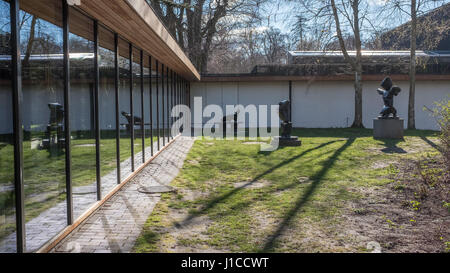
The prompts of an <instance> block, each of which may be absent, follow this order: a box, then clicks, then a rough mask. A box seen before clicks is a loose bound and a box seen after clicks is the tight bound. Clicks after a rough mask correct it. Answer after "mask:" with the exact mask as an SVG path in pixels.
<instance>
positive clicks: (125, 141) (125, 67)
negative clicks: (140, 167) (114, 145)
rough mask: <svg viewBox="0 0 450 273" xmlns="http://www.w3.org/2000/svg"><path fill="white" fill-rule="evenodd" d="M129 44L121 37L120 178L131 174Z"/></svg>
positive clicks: (122, 178) (123, 178)
mask: <svg viewBox="0 0 450 273" xmlns="http://www.w3.org/2000/svg"><path fill="white" fill-rule="evenodd" d="M128 46H129V44H128V42H126V41H124V40H122V39H119V54H120V56H119V73H120V76H119V109H120V160H121V166H120V173H121V174H120V178H121V180H122V181H124V180H125V179H126V178H127V177H128V176H129V175H130V174H131V130H132V128H133V127H132V126H131V113H130V61H129V47H128Z"/></svg>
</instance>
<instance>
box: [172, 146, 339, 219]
mask: <svg viewBox="0 0 450 273" xmlns="http://www.w3.org/2000/svg"><path fill="white" fill-rule="evenodd" d="M339 141H341V140H333V141H329V142H326V143H323V144H321V145H319V146H317V147H314V148H311V149H308V150H305V151H304V152H302V153H301V154H299V155H296V156H294V157H291V158H289V159H287V160H285V161H283V162H281V163H279V164H277V165H275V166H273V167H272V168H270V169H268V170H267V171H265V172H263V173H261V174H259V175H258V176H256V177H255V178H253V179H252V181H250V182H248V183H246V184H244V185H242V186H240V187H238V188H235V189H233V190H231V191H229V192H227V193H226V194H223V195H221V196H218V197H216V198H214V199H212V200H211V201H209V202H208V204H207V205H206V206H205V207H203V208H202V209H201V210H200V211H196V212H195V213H192V214H190V215H189V216H188V217H187V218H186V219H184V220H183V221H182V223H176V224H175V225H176V226H181V225H185V224H187V223H189V222H190V221H191V220H192V219H194V218H195V217H196V216H198V215H202V214H204V213H206V212H207V211H209V210H210V209H211V208H213V207H214V206H216V205H217V204H218V203H221V202H223V201H225V200H226V199H228V198H230V197H231V196H233V195H234V194H236V193H238V192H239V191H241V190H242V189H245V188H247V187H249V186H250V185H251V184H253V183H254V182H256V181H258V180H259V179H261V178H262V177H264V176H265V175H267V174H269V173H271V172H273V171H275V170H276V169H278V168H281V167H283V166H284V165H287V164H289V163H291V162H292V161H294V160H297V159H299V158H301V157H302V156H304V155H306V154H308V153H310V152H312V151H315V150H318V149H321V148H323V147H325V146H328V145H331V144H333V143H335V142H339Z"/></svg>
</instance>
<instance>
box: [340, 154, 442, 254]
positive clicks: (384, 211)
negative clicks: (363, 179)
mask: <svg viewBox="0 0 450 273" xmlns="http://www.w3.org/2000/svg"><path fill="white" fill-rule="evenodd" d="M397 165H398V169H399V173H398V174H397V176H396V177H395V182H393V183H391V184H389V185H388V186H386V187H383V188H378V189H377V190H370V191H369V190H367V191H365V192H364V189H362V190H361V191H360V192H361V194H362V195H363V196H364V198H362V199H360V200H358V201H356V202H352V203H351V204H350V205H349V207H348V208H347V209H346V212H345V213H344V214H343V215H342V218H343V219H344V221H343V222H344V223H345V225H344V226H343V227H342V228H340V229H342V230H343V232H345V233H346V234H347V236H348V238H347V240H350V241H354V243H355V244H357V245H359V248H362V249H365V248H366V249H367V248H368V246H369V245H370V244H372V245H373V244H375V245H376V244H379V245H380V247H381V252H427V253H428V252H444V251H445V248H446V246H445V242H448V241H449V240H450V229H449V228H448V227H449V226H450V213H449V211H448V209H446V208H444V207H443V206H442V205H443V204H442V198H438V197H437V193H433V189H431V190H430V191H428V197H427V198H424V199H419V201H420V203H419V204H420V205H419V206H416V207H414V206H413V204H418V203H414V202H415V201H417V200H416V199H417V192H418V190H417V189H418V187H419V186H420V182H419V181H418V178H416V180H414V178H413V177H414V176H413V175H412V174H414V173H415V168H416V163H415V162H414V161H412V160H409V161H407V160H404V161H403V162H402V163H401V164H397ZM447 192H448V190H447ZM439 196H440V195H439ZM419 201H417V202H419Z"/></svg>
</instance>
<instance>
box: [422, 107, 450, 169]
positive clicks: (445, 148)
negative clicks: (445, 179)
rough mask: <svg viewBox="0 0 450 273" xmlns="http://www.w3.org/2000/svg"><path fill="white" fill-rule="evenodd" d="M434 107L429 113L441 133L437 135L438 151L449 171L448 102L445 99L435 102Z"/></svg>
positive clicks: (449, 116) (449, 135) (449, 125)
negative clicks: (438, 141)
mask: <svg viewBox="0 0 450 273" xmlns="http://www.w3.org/2000/svg"><path fill="white" fill-rule="evenodd" d="M435 104H436V107H435V108H434V109H432V110H430V109H428V108H427V109H428V110H429V111H431V113H432V115H433V116H434V117H435V119H436V121H437V123H438V126H439V128H440V131H441V133H440V134H439V140H440V148H441V149H440V151H441V152H442V155H443V156H444V160H445V163H446V165H447V168H448V169H449V170H450V100H449V99H445V100H443V101H440V102H436V103H435Z"/></svg>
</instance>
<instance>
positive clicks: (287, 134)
mask: <svg viewBox="0 0 450 273" xmlns="http://www.w3.org/2000/svg"><path fill="white" fill-rule="evenodd" d="M278 105H279V106H280V107H279V110H278V115H279V116H280V119H281V121H282V122H281V136H280V137H278V138H277V140H278V145H279V146H300V145H301V144H302V142H301V141H300V140H299V139H298V137H297V136H291V133H292V121H291V102H290V101H289V100H283V101H281V102H280V103H278Z"/></svg>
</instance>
